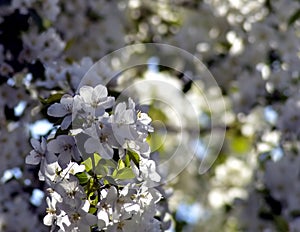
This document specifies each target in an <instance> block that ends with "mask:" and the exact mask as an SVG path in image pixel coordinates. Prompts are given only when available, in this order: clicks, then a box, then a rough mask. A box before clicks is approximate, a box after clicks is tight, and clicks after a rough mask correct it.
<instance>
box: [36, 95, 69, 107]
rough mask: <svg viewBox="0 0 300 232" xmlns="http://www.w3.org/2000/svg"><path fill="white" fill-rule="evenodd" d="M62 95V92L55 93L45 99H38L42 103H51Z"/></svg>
mask: <svg viewBox="0 0 300 232" xmlns="http://www.w3.org/2000/svg"><path fill="white" fill-rule="evenodd" d="M63 95H64V94H63V93H56V94H53V95H51V96H50V97H48V98H46V99H43V98H39V99H40V101H41V103H42V104H44V105H47V104H52V103H54V102H59V101H60V99H61V98H62V96H63Z"/></svg>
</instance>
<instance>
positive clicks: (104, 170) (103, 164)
mask: <svg viewBox="0 0 300 232" xmlns="http://www.w3.org/2000/svg"><path fill="white" fill-rule="evenodd" d="M116 168H117V163H116V162H115V161H114V160H106V159H101V160H100V161H99V162H98V164H97V166H96V168H95V173H96V174H97V175H102V176H107V175H110V174H111V173H112V170H114V169H116Z"/></svg>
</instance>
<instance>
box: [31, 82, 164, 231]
mask: <svg viewBox="0 0 300 232" xmlns="http://www.w3.org/2000/svg"><path fill="white" fill-rule="evenodd" d="M47 112H48V114H49V115H50V116H52V117H57V118H61V119H62V121H61V127H60V130H61V134H58V133H56V135H54V136H52V137H51V138H50V137H49V138H48V141H47V140H46V139H45V138H42V140H41V141H40V142H39V141H38V140H36V139H31V145H32V147H33V150H32V151H31V152H30V154H29V155H28V156H27V157H26V163H28V164H32V165H38V164H40V168H39V179H40V180H41V181H46V183H47V184H48V189H47V190H48V193H49V196H48V197H47V205H48V207H47V211H46V212H47V215H46V216H45V217H44V224H45V225H47V226H55V225H57V226H58V227H59V228H60V230H61V231H78V230H79V231H89V230H90V228H98V229H99V230H107V231H140V230H142V231H159V230H162V228H163V226H164V227H166V226H165V225H162V224H163V219H164V218H161V220H158V219H157V218H156V216H157V215H158V213H159V208H158V203H159V202H160V200H161V199H162V198H163V195H162V194H163V193H162V192H161V191H159V190H158V189H156V188H155V185H157V184H159V182H160V179H161V177H160V175H159V174H158V173H157V172H156V164H155V162H154V161H153V160H151V159H150V148H149V145H148V143H147V141H146V138H147V136H148V133H149V132H153V128H152V127H151V125H150V123H151V118H150V117H149V116H148V115H147V114H146V113H142V112H141V111H139V110H137V109H136V105H135V103H134V102H133V100H132V99H130V98H129V99H128V102H127V103H126V102H120V103H118V104H116V103H115V98H114V97H110V96H108V91H107V88H106V87H105V86H103V85H97V86H96V87H94V88H93V87H91V86H82V87H81V88H80V89H79V91H78V94H76V95H75V96H73V97H72V96H70V95H64V96H63V97H62V98H61V99H60V102H59V103H54V104H52V105H50V106H49V107H48V111H47ZM159 214H160V216H162V215H163V214H162V213H159Z"/></svg>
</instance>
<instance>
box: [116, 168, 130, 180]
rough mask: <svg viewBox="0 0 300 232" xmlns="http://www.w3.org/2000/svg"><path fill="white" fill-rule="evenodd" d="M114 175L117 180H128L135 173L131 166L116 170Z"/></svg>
mask: <svg viewBox="0 0 300 232" xmlns="http://www.w3.org/2000/svg"><path fill="white" fill-rule="evenodd" d="M114 177H115V178H116V179H119V180H128V179H133V178H134V177H135V175H134V172H133V171H132V169H131V168H123V169H120V170H118V171H117V172H116V174H115V176H114Z"/></svg>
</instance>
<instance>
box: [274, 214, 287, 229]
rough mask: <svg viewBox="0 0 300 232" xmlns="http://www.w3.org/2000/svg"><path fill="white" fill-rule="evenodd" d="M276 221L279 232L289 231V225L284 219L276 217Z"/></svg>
mask: <svg viewBox="0 0 300 232" xmlns="http://www.w3.org/2000/svg"><path fill="white" fill-rule="evenodd" d="M274 219H275V226H276V228H277V231H289V225H288V223H287V221H286V220H285V219H284V218H283V217H280V216H275V217H274Z"/></svg>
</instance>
